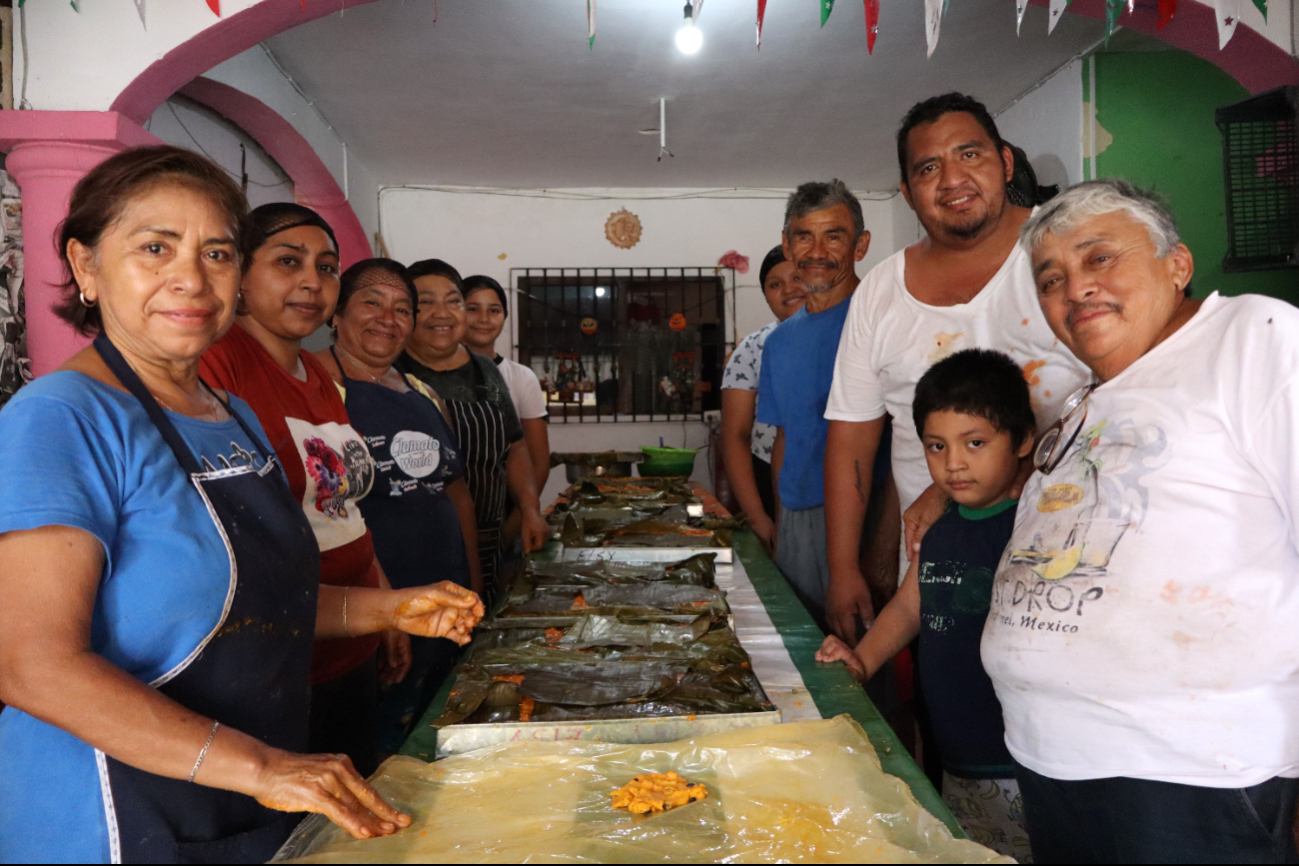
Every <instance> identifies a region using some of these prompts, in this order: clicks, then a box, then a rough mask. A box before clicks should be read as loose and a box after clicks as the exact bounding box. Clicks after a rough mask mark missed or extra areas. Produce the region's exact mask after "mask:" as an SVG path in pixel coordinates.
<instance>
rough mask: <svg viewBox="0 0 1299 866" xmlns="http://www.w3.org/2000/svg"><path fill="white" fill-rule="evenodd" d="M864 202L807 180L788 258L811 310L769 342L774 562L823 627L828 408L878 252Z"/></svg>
mask: <svg viewBox="0 0 1299 866" xmlns="http://www.w3.org/2000/svg"><path fill="white" fill-rule="evenodd" d="M870 241H871V234H870V232H868V231H866V226H865V223H864V220H863V218H862V209H861V202H859V201H858V200H857V197H856V196H854V195H853V194H852V192H851V191H849V189H848V187H846V186H845V185H844V184H843V182H842V181H840V180H833V181H831V182H829V183H805V184H803V185H802V186H800V187H799V188H798V189H797V190H795V191H794V194H793V195H791V196H790V197H789V203H788V204H787V205H786V206H785V229H784V233H783V242H784V249H785V258H786V259H788V260H789V261H791V262H793V263H794V264H795V266H796V267H797V268H798V272H799V274H800V275H801V276H802V278H803V287H804V289H805V290H806V291H807V305H806V306H805V307H804V308H803V309H801V310H799V311H798V312H797V313H795V314H794V315H793V316H791V317H790V318H789V319H787V320H786V321H785V322H783V323H781V325H780V326H779V327H777V328H776V330H774V331H772V332H771V336H769V337H768V338H767V344H766V347H765V348H764V350H763V356H762V373H761V378H760V379H759V384H758V420H759V421H761V422H762V423H764V424H771V425H772V426H774V427H776V428H777V431H776V442H775V446H774V447H773V449H772V459H771V471H772V475H773V477H774V481H775V486H776V492H777V495H778V498H779V508H778V509H777V510H778V512H779V518H778V520H777V529H776V564H777V565H778V566H779V567H780V570H781V571H782V572H784V574H785V577H786V579H788V580H789V582H790V584H791V585H792V586H793V588H794V591H795V592H796V593H797V594H798V596H799V598H800V600H802V602H803V604H804V605H806V606H807V608H808V610H809V611H810V612H811V613H812V615H813V616H814V617H815V618H816V619H817V620H818V621H822V620H823V619H824V614H825V592H826V587H827V586H828V585H829V581H830V567H829V563H828V560H827V558H826V541H825V488H824V481H823V479H824V474H825V470H824V463H825V436H826V431H827V430H828V429H829V422H827V421H826V420H825V405H826V401H827V400H828V399H829V396H830V385H831V383H832V382H833V380H834V361H835V355H836V353H837V352H838V350H839V335H840V333H841V332H842V331H843V323H844V320H845V319H846V318H847V316H848V299H849V298H851V297H852V293H853V292H854V291H856V289H857V283H858V278H857V272H856V269H855V265H856V263H857V262H859V261H861V260H862V259H863V258H864V257H865V255H866V251H867V250H868V249H869V248H870Z"/></svg>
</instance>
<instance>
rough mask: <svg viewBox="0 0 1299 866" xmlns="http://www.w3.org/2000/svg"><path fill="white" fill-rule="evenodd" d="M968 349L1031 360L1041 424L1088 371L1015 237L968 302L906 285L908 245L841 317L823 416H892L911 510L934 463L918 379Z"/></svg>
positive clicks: (897, 472) (897, 461)
mask: <svg viewBox="0 0 1299 866" xmlns="http://www.w3.org/2000/svg"><path fill="white" fill-rule="evenodd" d="M962 349H996V350H997V351H1000V352H1005V353H1006V354H1008V355H1010V356H1011V357H1012V358H1014V359H1015V363H1017V364H1019V365H1020V367H1021V368H1022V369H1023V370H1024V378H1025V379H1027V380H1028V383H1029V393H1030V394H1031V396H1032V398H1033V408H1034V410H1035V411H1036V413H1037V420H1038V426H1039V427H1046V426H1048V425H1050V424H1051V423H1052V422H1054V421H1055V419H1056V418H1057V417H1058V413H1057V410H1058V409H1059V407H1060V405H1061V404H1062V403H1063V402H1064V400H1065V399H1066V398H1067V397H1068V396H1069V394H1071V393H1072V392H1073V391H1075V390H1077V388H1078V387H1079V386H1080V385H1082V384H1083V383H1085V382H1086V381H1088V379H1089V376H1090V373H1089V372H1088V370H1087V368H1086V367H1085V366H1084V365H1083V364H1082V362H1081V361H1079V360H1078V359H1077V358H1075V357H1074V356H1073V355H1072V354H1071V353H1070V352H1069V350H1068V349H1066V348H1065V347H1064V346H1062V345H1060V342H1059V341H1058V340H1057V339H1056V338H1055V334H1053V333H1051V328H1050V326H1049V325H1047V323H1046V318H1045V317H1044V316H1043V315H1042V309H1041V307H1040V306H1039V305H1038V301H1037V287H1036V285H1035V284H1034V282H1033V273H1032V268H1031V265H1030V262H1029V257H1028V254H1027V253H1025V252H1024V250H1023V248H1022V247H1020V246H1019V245H1018V244H1016V245H1015V249H1014V250H1013V251H1012V252H1011V254H1010V255H1009V256H1008V257H1007V258H1006V261H1005V263H1003V264H1002V266H1001V269H1000V270H998V271H997V273H996V274H995V275H994V276H993V277H992V279H991V280H989V281H988V284H987V285H986V286H984V287H983V290H982V291H980V292H979V294H977V295H975V296H974V298H973V299H972V300H971V301H970V302H969V303H968V304H957V305H955V306H951V307H934V306H930V305H928V304H923V303H921V302H920V301H918V300H916V298H915V297H914V296H913V295H912V294H911V293H910V292H909V291H907V287H906V250H899V251H898V252H896V253H894V254H893V255H892V256H889V257H888V258H887V259H885V260H884V261H882V262H880V263H879V264H878V265H876V266H875V267H874V268H872V269H871V272H870V273H868V274H867V275H866V278H865V279H864V280H862V283H861V285H860V286H859V287H858V288H857V291H856V292H855V293H854V294H853V297H852V306H851V307H850V308H849V310H848V321H847V322H845V323H844V329H843V338H842V340H840V342H839V355H838V358H837V360H836V361H835V367H834V384H833V386H831V388H830V401H829V403H828V404H827V406H826V412H825V417H826V418H829V419H830V420H831V421H873V420H874V419H876V418H879V417H882V416H883V415H884V414H885V413H886V412H887V413H888V414H890V415H892V416H893V478H894V481H895V482H896V484H897V486H898V495H899V498H900V499H901V501H902V508H903V510H906V509H907V508H908V507H910V505H911V503H913V502H915V501H916V498H917V497H919V496H920V494H921V493H923V492H924V491H925V489H926V488H927V487H929V485H930V483H931V479H930V477H929V467H928V464H927V463H926V462H925V453H924V448H923V447H922V446H921V444H920V437H919V435H917V433H916V425H915V422H914V421H913V420H912V417H911V404H912V402H913V400H914V399H915V393H916V383H917V382H919V381H920V377H921V376H923V375H924V374H925V371H926V370H928V369H929V368H930V367H931V366H933V365H934V364H936V363H937V362H939V361H941V360H942V359H944V358H946V357H947V356H948V355H951V354H952V353H954V352H959V351H960V350H962Z"/></svg>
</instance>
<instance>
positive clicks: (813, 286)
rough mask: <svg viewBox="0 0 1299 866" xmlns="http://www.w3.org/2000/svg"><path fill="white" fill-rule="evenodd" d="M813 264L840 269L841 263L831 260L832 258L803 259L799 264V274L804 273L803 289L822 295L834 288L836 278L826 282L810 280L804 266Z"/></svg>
mask: <svg viewBox="0 0 1299 866" xmlns="http://www.w3.org/2000/svg"><path fill="white" fill-rule="evenodd" d="M812 265H820V266H821V267H823V268H833V269H834V270H835V271H838V270H839V263H838V262H834V261H831V260H830V259H803V260H802V261H800V262H799V263H798V264H797V268H798V272H799V274H801V275H803V291H805V292H809V293H810V294H813V295H820V294H824V293H825V292H828V291H830V290H831V289H833V288H834V285H835V284H834V280H827V281H826V282H824V283H812V282H808V279H807V275H806V271H804V268H807V267H811V266H812Z"/></svg>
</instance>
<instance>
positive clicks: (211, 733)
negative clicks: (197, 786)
mask: <svg viewBox="0 0 1299 866" xmlns="http://www.w3.org/2000/svg"><path fill="white" fill-rule="evenodd" d="M219 727H221V723H220V722H213V723H212V730H210V731H208V735H207V742H206V743H204V744H203V748H202V750H201V751H200V752H199V753H198V760H197V761H195V762H194V769H192V770H190V771H189V780H188V781H190V782H193V781H194V777H195V776H197V775H198V768H199V767H200V766H201V765H202V764H203V759H204V758H206V757H207V750H208V749H210V748H212V739H213V738H214V737H216V729H217V728H219Z"/></svg>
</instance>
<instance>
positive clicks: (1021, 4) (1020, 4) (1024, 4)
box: [1015, 0, 1028, 36]
mask: <svg viewBox="0 0 1299 866" xmlns="http://www.w3.org/2000/svg"><path fill="white" fill-rule="evenodd" d="M1027 8H1028V0H1015V35H1016V36H1018V35H1019V28H1020V26H1021V25H1022V24H1023V23H1024V10H1025V9H1027Z"/></svg>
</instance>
